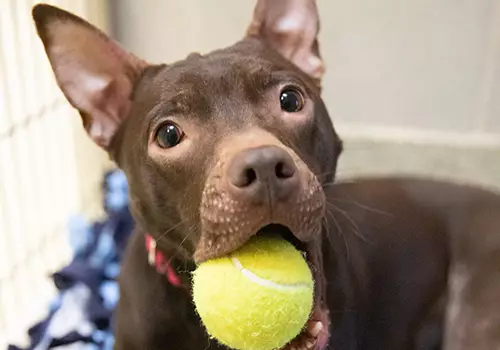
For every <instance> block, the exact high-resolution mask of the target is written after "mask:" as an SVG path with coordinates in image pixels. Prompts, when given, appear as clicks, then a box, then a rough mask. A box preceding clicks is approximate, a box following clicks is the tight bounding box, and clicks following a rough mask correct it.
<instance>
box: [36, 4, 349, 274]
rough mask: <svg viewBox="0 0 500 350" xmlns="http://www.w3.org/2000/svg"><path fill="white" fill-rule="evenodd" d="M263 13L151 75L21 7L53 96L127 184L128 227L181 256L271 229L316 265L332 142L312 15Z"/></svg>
mask: <svg viewBox="0 0 500 350" xmlns="http://www.w3.org/2000/svg"><path fill="white" fill-rule="evenodd" d="M265 3H266V2H259V3H258V5H257V7H256V10H255V13H254V19H253V21H252V23H251V24H250V27H249V30H248V33H247V35H246V37H245V38H244V39H243V40H242V41H240V42H238V43H236V44H235V45H233V46H230V47H228V48H225V49H222V50H217V51H214V52H211V53H209V54H206V55H200V54H192V55H190V56H188V57H187V58H186V59H185V60H182V61H179V62H176V63H173V64H161V65H152V64H148V63H147V62H145V61H144V60H142V59H140V58H137V57H136V56H134V55H132V54H131V53H129V52H127V51H125V50H124V49H123V48H122V47H120V45H118V44H117V43H116V42H114V41H113V40H111V39H110V38H108V37H107V36H106V35H105V34H103V33H102V32H101V31H99V30H98V29H96V28H95V27H93V26H92V25H90V24H89V23H87V22H86V21H84V20H83V19H80V18H78V17H76V16H74V15H72V14H70V13H68V12H65V11H63V10H60V9H57V8H55V7H52V6H49V5H38V6H36V7H35V8H34V10H33V17H34V19H35V23H36V27H37V30H38V33H39V36H40V38H41V39H42V42H43V44H44V47H45V50H46V53H47V55H48V57H49V60H50V63H51V65H52V68H53V70H54V73H55V77H56V80H57V82H58V84H59V86H60V88H61V90H62V91H63V93H64V95H65V96H66V98H67V99H68V101H69V102H70V103H71V104H72V105H73V106H74V107H75V108H76V109H78V111H79V112H80V114H81V116H82V120H83V124H84V127H85V129H86V130H87V132H88V134H89V136H90V137H91V138H92V139H93V140H94V141H95V142H96V143H97V144H98V145H99V146H101V147H102V148H104V149H105V150H106V151H107V152H109V154H110V156H111V157H112V159H113V160H114V161H115V162H116V163H117V165H118V166H119V167H120V168H121V169H123V171H124V172H125V174H126V176H127V179H128V182H129V187H130V205H131V210H132V212H133V215H134V217H135V219H136V221H137V223H138V226H139V227H140V228H141V230H142V231H144V232H148V233H149V234H151V235H152V236H153V237H154V238H155V239H156V241H157V244H158V247H159V248H160V249H163V250H165V251H167V252H168V253H169V254H171V255H172V254H173V255H175V256H177V257H179V258H180V259H191V260H194V261H196V262H198V263H199V262H202V261H204V260H207V259H210V258H214V257H217V256H220V255H223V254H227V253H230V252H231V251H233V250H235V249H237V248H238V247H240V246H241V245H242V244H244V243H245V242H246V241H247V240H248V239H249V238H250V237H251V236H253V235H255V234H257V233H263V234H265V231H266V230H269V229H271V230H273V231H280V232H281V233H282V234H283V235H284V236H285V238H286V239H289V240H291V241H293V243H294V244H296V245H297V246H298V247H299V248H300V249H303V250H304V251H306V252H307V253H308V256H309V262H310V263H311V264H313V265H314V264H316V265H318V264H319V263H318V261H319V259H318V256H317V255H319V254H320V253H319V249H314V248H313V247H314V246H315V244H314V242H316V241H319V236H320V233H321V231H322V223H323V216H324V212H325V205H326V204H325V197H324V193H323V189H322V187H323V185H325V184H327V183H330V182H331V181H333V178H334V174H335V169H336V163H337V157H338V155H339V154H340V151H341V142H340V140H339V138H338V136H337V135H336V133H335V131H334V129H333V126H332V123H331V120H330V118H329V116H328V113H327V111H326V108H325V105H324V103H323V101H322V99H321V97H320V88H319V84H320V82H321V77H322V74H323V65H322V61H321V58H320V55H319V50H318V45H317V40H316V35H317V32H318V18H317V11H316V8H315V4H314V2H313V1H308V2H300V1H299V2H295V1H281V0H276V1H269V2H267V3H268V4H265ZM299 3H300V4H302V5H300V4H299ZM303 4H306V5H303ZM304 6H305V8H304ZM313 270H315V271H319V272H317V274H316V276H315V277H316V278H317V279H319V278H322V277H321V266H316V267H315V269H313Z"/></svg>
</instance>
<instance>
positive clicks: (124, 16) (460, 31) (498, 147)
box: [111, 0, 500, 187]
mask: <svg viewBox="0 0 500 350" xmlns="http://www.w3.org/2000/svg"><path fill="white" fill-rule="evenodd" d="M111 3H112V8H113V9H114V11H113V13H114V16H115V17H114V26H115V28H114V34H115V36H116V37H117V38H118V39H119V40H120V41H121V42H122V43H123V44H124V45H125V46H126V47H128V48H129V49H130V50H132V51H134V52H136V53H137V54H139V55H141V56H143V57H145V58H146V59H149V60H150V61H153V62H170V61H175V60H178V59H182V58H183V57H185V56H186V55H187V54H188V53H190V52H192V51H198V52H207V51H210V50H212V49H215V48H220V47H223V46H227V45H230V44H232V43H233V42H235V41H237V40H239V39H240V38H241V37H242V35H243V33H244V31H245V29H246V26H247V24H248V22H249V20H250V16H251V14H252V10H253V6H254V1H253V0H238V1H234V0H210V1H207V0H183V1H175V0H149V1H148V2H140V1H134V0H112V1H111ZM318 3H319V7H320V14H321V19H322V27H321V28H322V29H321V49H322V53H323V55H324V57H325V60H326V63H327V69H328V70H327V76H326V79H325V82H324V94H323V97H324V100H325V102H326V103H327V105H328V108H329V111H330V114H331V116H332V119H333V121H334V123H335V125H336V127H337V129H338V131H339V133H340V134H341V136H343V138H344V140H345V143H346V152H345V154H344V155H343V158H342V161H341V166H340V176H354V175H359V174H374V173H376V174H387V173H416V174H425V175H434V176H439V177H450V178H454V179H457V180H461V181H472V182H477V183H480V184H485V185H491V186H496V187H500V115H499V113H500V99H499V98H497V96H500V69H499V68H500V1H497V0H418V1H417V0H379V1H372V2H370V1H366V0H349V1H347V0H344V1H340V0H335V1H331V0H319V2H318Z"/></svg>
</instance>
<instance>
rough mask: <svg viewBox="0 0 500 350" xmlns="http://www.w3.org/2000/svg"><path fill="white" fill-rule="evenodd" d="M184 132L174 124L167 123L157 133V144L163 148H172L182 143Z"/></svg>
mask: <svg viewBox="0 0 500 350" xmlns="http://www.w3.org/2000/svg"><path fill="white" fill-rule="evenodd" d="M183 136H184V134H183V133H182V130H181V129H180V128H179V127H178V126H177V125H175V124H173V123H165V124H163V125H162V126H160V128H159V129H158V131H157V132H156V142H157V143H158V145H159V146H160V147H161V148H172V147H174V146H176V145H178V144H179V143H180V142H181V141H182V137H183Z"/></svg>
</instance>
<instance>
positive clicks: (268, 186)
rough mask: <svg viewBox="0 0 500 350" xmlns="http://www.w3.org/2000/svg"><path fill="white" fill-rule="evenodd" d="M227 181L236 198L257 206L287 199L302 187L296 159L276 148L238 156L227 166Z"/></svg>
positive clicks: (264, 148)
mask: <svg viewBox="0 0 500 350" xmlns="http://www.w3.org/2000/svg"><path fill="white" fill-rule="evenodd" d="M227 181H228V182H229V185H230V186H229V188H231V192H233V195H234V196H237V197H238V198H239V199H240V200H246V201H249V202H252V203H254V204H262V203H264V202H268V201H271V202H272V201H276V200H278V201H282V200H286V199H288V198H289V197H290V196H291V195H292V194H293V193H294V192H296V191H297V190H298V188H299V176H298V170H297V166H296V165H295V162H294V160H293V159H292V157H291V156H290V154H289V153H288V152H287V151H286V150H284V149H282V148H280V147H277V146H263V147H258V148H252V149H247V150H244V151H240V152H239V153H237V154H236V155H235V156H234V157H233V159H232V161H231V163H230V165H229V167H228V170H227Z"/></svg>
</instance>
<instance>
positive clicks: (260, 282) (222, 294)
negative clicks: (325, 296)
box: [193, 236, 314, 350]
mask: <svg viewBox="0 0 500 350" xmlns="http://www.w3.org/2000/svg"><path fill="white" fill-rule="evenodd" d="M313 295H314V283H313V278H312V274H311V271H310V269H309V266H308V265H307V263H306V261H305V260H304V258H303V256H302V254H301V252H300V251H298V250H297V249H295V247H294V246H293V245H292V244H290V243H289V242H288V241H286V240H284V239H282V238H280V237H278V236H256V237H254V238H252V239H251V240H250V241H249V242H248V243H247V244H245V245H244V246H243V247H241V248H240V249H238V250H236V251H234V252H233V253H231V254H230V255H229V256H225V257H221V258H216V259H213V260H209V261H207V262H205V263H202V264H200V265H199V266H198V267H197V269H196V270H195V272H194V274H193V300H194V304H195V306H196V310H197V312H198V314H199V316H200V318H201V320H202V322H203V324H204V325H205V328H206V330H207V332H208V333H209V334H210V336H211V337H213V338H216V339H217V340H218V341H219V342H220V343H222V344H224V345H226V346H229V347H231V348H233V349H238V350H273V349H279V348H281V347H283V346H284V345H286V344H287V343H288V342H290V341H291V340H293V339H294V338H295V337H296V336H297V335H298V334H299V333H300V332H301V330H302V329H303V328H304V326H305V324H306V322H307V320H308V318H309V315H310V313H311V309H312V305H313Z"/></svg>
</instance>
